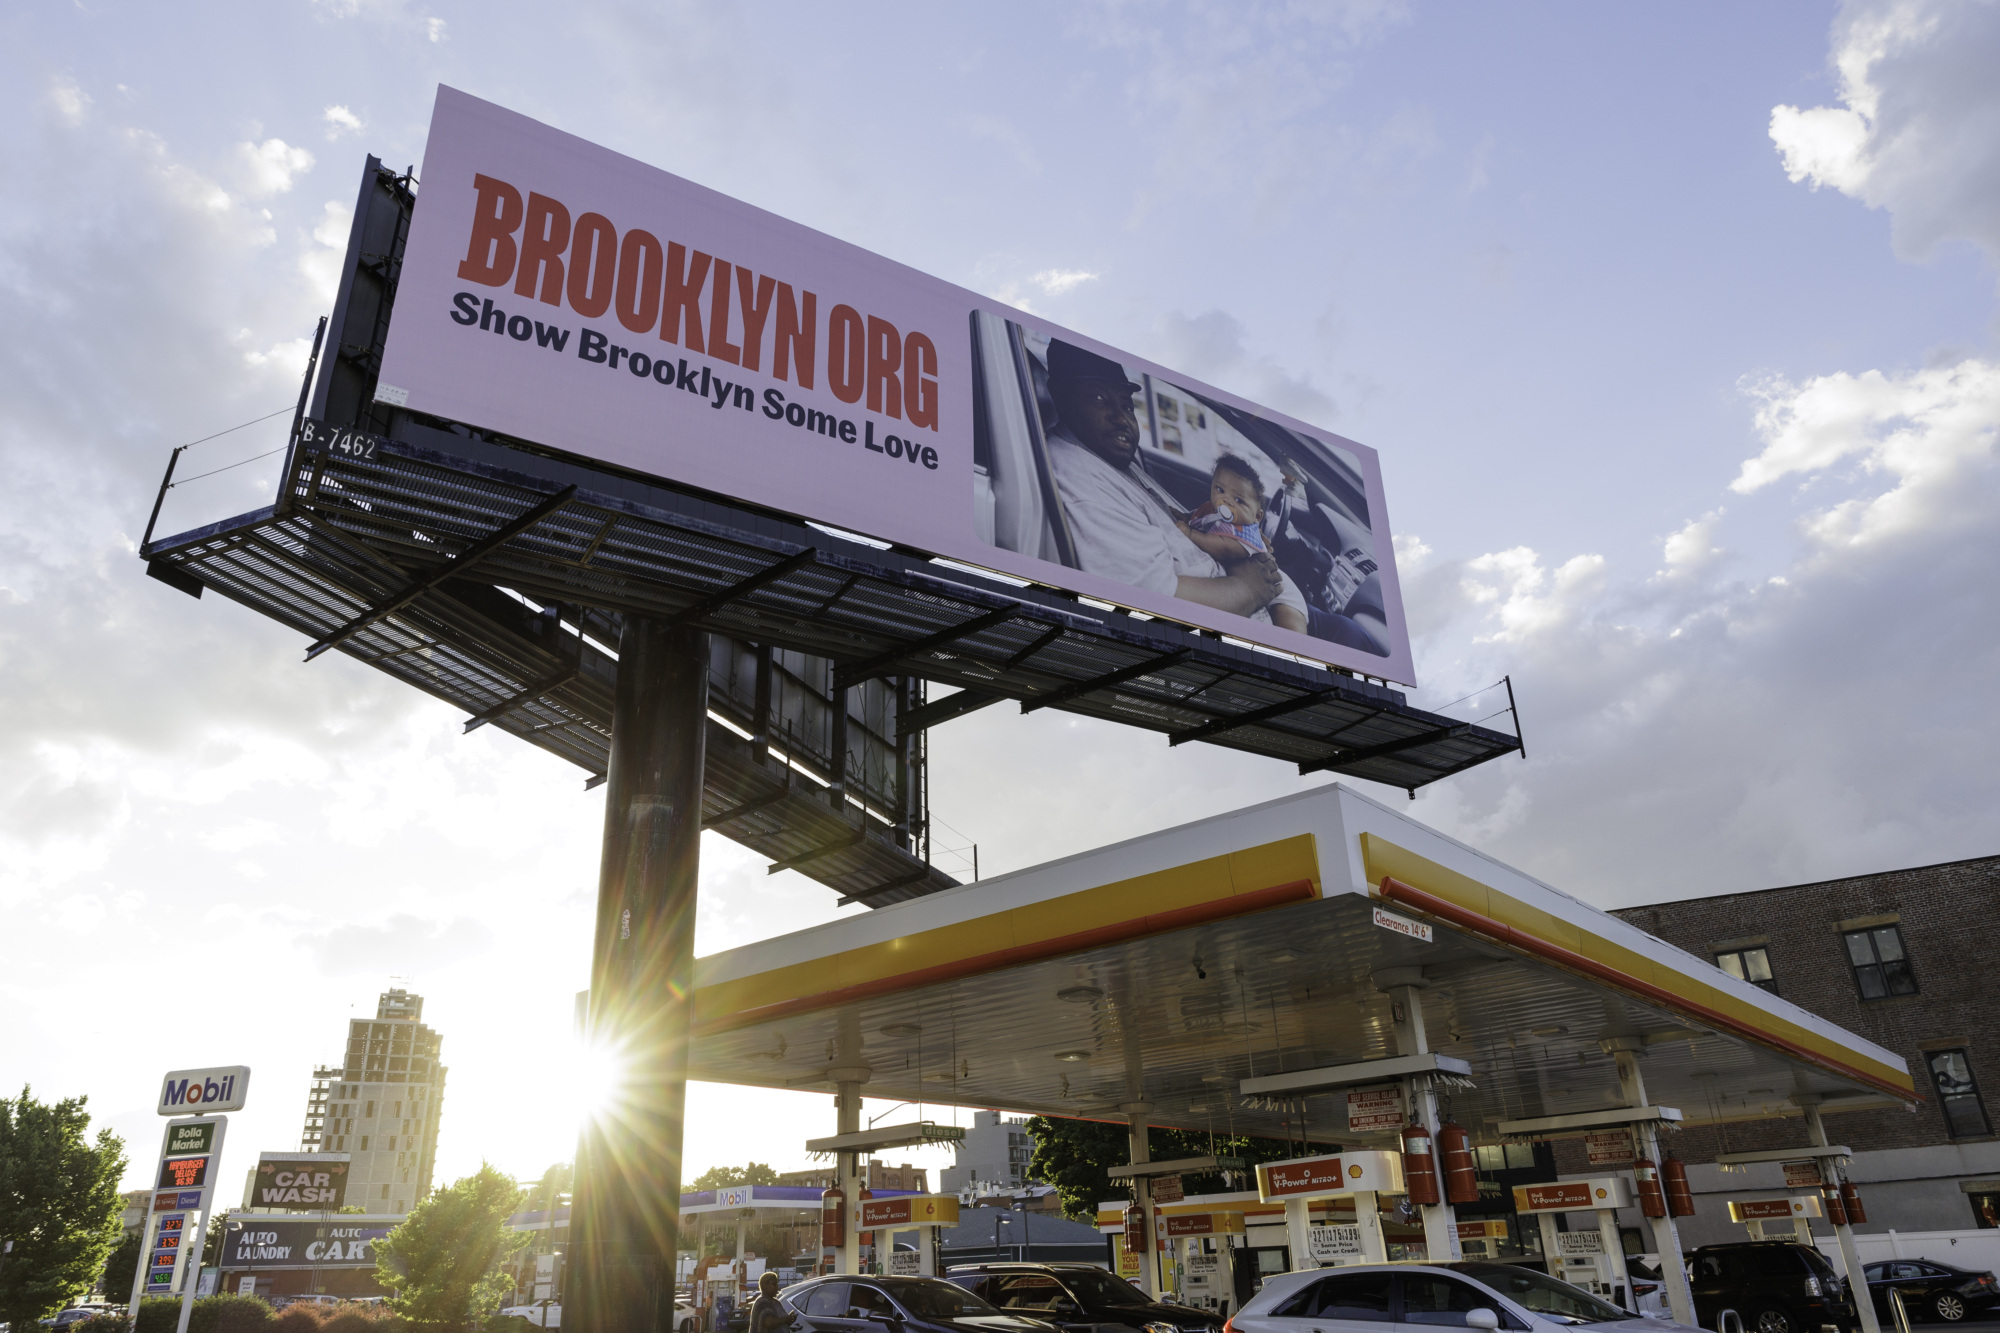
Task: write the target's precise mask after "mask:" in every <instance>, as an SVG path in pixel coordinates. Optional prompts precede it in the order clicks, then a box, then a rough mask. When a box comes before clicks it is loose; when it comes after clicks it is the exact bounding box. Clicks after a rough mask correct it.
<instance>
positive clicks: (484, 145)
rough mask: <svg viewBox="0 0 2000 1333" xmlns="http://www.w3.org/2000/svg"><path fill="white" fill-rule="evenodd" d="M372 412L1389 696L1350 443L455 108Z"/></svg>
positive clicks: (1377, 517) (536, 132) (1373, 505)
mask: <svg viewBox="0 0 2000 1333" xmlns="http://www.w3.org/2000/svg"><path fill="white" fill-rule="evenodd" d="M421 181H422V192H421V195H420V197H419V200H418V204H417V208H416V214H415V217H414V219H413V221H412V224H411V229H410V237H409V245H408V250H407V252H406V255H405V258H404V264H403V269H402V275H401V279H400V282H399V284H398V288H397V294H396V304H395V313H394V315H393V318H392V321H391V324H390V328H389V336H388V345H387V350H386V353H385V355H384V358H383V364H382V371H381V377H380V383H379V386H378V388H377V390H376V397H377V398H378V399H379V400H381V401H384V402H389V403H393V404H396V405H399V406H407V407H408V408H410V409H411V410H413V411H418V412H424V413H428V414H431V415H434V416H439V417H445V418H449V419H452V420H455V421H462V422H466V423H468V424H471V425H475V426H480V427H484V428H486V429H490V430H495V431H499V432H501V433H503V434H506V435H511V436H514V437H516V438H519V439H524V440H528V441H532V442H533V443H535V444H537V445H539V446H541V447H544V448H547V449H551V450H555V451H559V452H562V453H565V454H569V455H573V456H576V457H578V458H581V459H585V460H593V461H596V462H600V463H604V464H609V465H612V466H614V467H617V468H620V469H625V470H629V471H632V472H636V473H642V474H645V475H648V476H652V477H657V478H660V479H662V480H665V481H670V482H675V483H679V484H682V485H686V486H691V487H697V488H699V489H702V490H706V491H710V492H714V493H716V494H719V495H723V496H731V497H736V498H739V499H741V500H744V501H747V502H749V503H752V504H756V505H760V506H763V507H766V508H771V509H776V510H781V511H784V512H787V513H790V514H794V515H797V516H798V517H800V518H804V519H811V520H814V521H817V522H821V523H826V524H831V525H833V526H836V527H840V528H845V529H848V530H850V531H853V532H858V533H862V534H865V535H867V536H869V537H873V538H876V539H879V540H882V541H887V542H894V543H898V544H901V545H903V546H908V547H914V548H917V549H919V550H922V551H925V552H928V553H930V554H933V555H937V556H943V557H946V558H949V559H952V560H958V561H962V562H964V563H966V564H969V565H974V566H978V567H981V568H984V569H989V570H993V571H997V572H999V573H1002V574H1006V575H1009V576H1012V577H1015V578H1020V579H1028V580H1032V581H1035V582H1038V583H1044V584H1049V585H1052V586H1055V587H1060V588H1065V589H1068V590H1070V591H1073V592H1077V593H1082V594H1084V595H1086V596H1090V597H1094V598H1098V599H1101V600H1103V601H1106V602H1110V603H1113V604H1115V605H1119V606H1124V607H1128V608H1131V609H1134V610H1139V611H1144V612H1147V613H1149V614H1152V615H1157V616H1163V617H1166V618H1169V619H1172V620H1176V621H1179V622H1182V623H1184V624H1189V625H1195V626H1199V627H1202V628H1205V629H1211V630H1217V631H1220V632H1222V633H1225V634H1230V635H1234V636H1236V637H1238V638H1241V639H1246V640H1250V641H1252V642H1256V643H1261V644H1264V645H1266V646H1268V647H1271V648H1276V649H1279V650H1282V651H1284V652H1289V653H1295V654H1298V655H1300V656H1303V657H1309V658H1312V659H1315V660H1318V661H1322V662H1326V663H1329V664H1332V665H1336V666H1344V667H1348V668H1350V669H1352V670H1355V671H1358V672H1361V673H1363V674H1366V675H1370V676H1379V677H1384V678H1387V679H1391V680H1398V681H1403V682H1406V683H1414V673H1413V671H1412V668H1411V663H1410V646H1409V635H1408V631H1407V629H1406V627H1405V624H1404V619H1403V608H1402V599H1401V595H1400V592H1399V589H1398V585H1397V580H1396V565H1395V557H1394V552H1393V550H1392V547H1391V543H1390V531H1389V523H1388V515H1387V512H1386V509H1385V506H1384V504H1383V498H1382V474H1381V467H1380V464H1379V461H1378V460H1377V457H1376V454H1375V451H1374V450H1372V449H1370V448H1368V447H1366V446H1365V445H1360V444H1356V443H1355V442H1353V441H1352V440H1347V439H1343V438H1341V437H1340V436H1338V435H1334V434H1332V433H1330V432H1328V431H1325V430H1321V429H1320V428H1318V427H1316V426H1311V425H1308V424H1307V423H1305V422H1302V421H1297V420H1294V419H1292V418H1289V417H1286V416H1284V415H1282V414H1280V413H1277V412H1273V411H1271V410H1270V409H1268V408H1264V407H1260V406H1258V405H1257V404H1255V403H1250V402H1246V401H1245V400H1243V399H1240V398H1238V397H1236V396H1235V395H1233V394H1229V393H1225V392H1223V391H1222V390H1220V389H1217V388H1214V387H1213V386H1210V385H1207V384H1203V383H1201V382H1200V381H1198V380H1195V379H1193V378H1191V377H1189V376H1186V375H1182V374H1179V373H1177V372H1175V371H1172V370H1169V369H1167V368H1166V367H1164V366H1159V365H1155V364H1153V363H1152V362H1149V361H1146V360H1145V359H1143V358H1141V357H1137V356H1133V355H1131V354H1130V353H1127V352H1121V351H1119V350H1117V349H1115V348H1110V347H1106V346H1105V345H1103V344H1101V343H1098V342H1095V341H1093V340H1091V339H1089V338H1087V337H1084V336H1083V335H1081V334H1078V333H1074V332H1071V331H1070V330H1068V329H1064V328H1061V327H1059V326H1057V325H1054V324H1051V323H1050V322H1049V321H1047V320H1044V319H1041V318H1039V317H1038V316H1033V315H1029V314H1026V313H1024V312H1022V311H1018V310H1014V309H1011V308H1008V307H1006V306H1004V305H1001V304H999V303H997V302H994V301H992V300H990V299H988V298H986V297H983V296H980V295H978V294H977V293H975V292H971V291H967V290H966V289H964V288H961V287H955V286H953V285H951V284H950V283H947V282H942V281H939V280H938V279H935V278H931V277H927V276H925V275H924V274H921V273H918V272H916V271H915V270H913V269H910V268H906V267H904V266H903V265H901V264H897V263H894V262H892V261H890V260H887V259H884V258H882V257H881V256H879V255H874V254H870V253H868V252H867V251H865V250H861V249H858V248H856V247H855V246H852V245H848V244H846V243H845V242H842V241H838V240H835V239H834V238H832V237H830V236H826V235H822V234H821V233H819V232H815V231H812V230H811V229H809V228H806V227H802V226H799V225H798V224H796V223H793V222H788V221H786V220H785V219H783V218H780V217H777V216H775V215H773V214H770V213H766V212H764V211H762V210H761V209H757V208H753V207H751V206H750V205H748V204H745V203H741V202H739V201H738V200H735V199H730V198H728V197H726V196H724V195H720V194H717V193H716V192H714V191H713V190H708V189H704V188H703V187H701V186H699V185H695V184H693V183H691V182H689V181H685V180H682V179H680V178H679V177H677V176H673V175H670V174H668V173H667V172H664V171H660V170H658V169H656V168H654V167H650V166H647V165H646V164H644V163H642V162H638V161H635V160H634V159H632V158H629V157H624V156H622V155H620V154H618V153H614V152H612V151H610V150H609V149H606V148H601V147H598V146H597V145H595V144H591V143H587V142H585V141H584V140H581V139H578V138H576V137H574V136H572V135H569V134H565V133H562V132H561V131H559V130H555V129H552V128H550V127H549V126H547V125H543V124H540V123H539V122H536V121H533V120H530V119H528V118H527V117H525V116H521V115H517V114H515V113H514V112H511V111H508V110H505V109H504V108H501V107H498V106H495V105H493V104H491V103H489V102H483V101H480V100H479V99H477V98H474V97H470V96H467V95H466V94H464V93H461V92H457V91H455V90H453V89H450V88H443V87H440V88H439V89H438V98H437V106H436V109H435V112H434V114H433V117H432V120H431V133H430V142H429V145H428V146H427V148H426V149H425V152H424V166H423V172H422V176H421Z"/></svg>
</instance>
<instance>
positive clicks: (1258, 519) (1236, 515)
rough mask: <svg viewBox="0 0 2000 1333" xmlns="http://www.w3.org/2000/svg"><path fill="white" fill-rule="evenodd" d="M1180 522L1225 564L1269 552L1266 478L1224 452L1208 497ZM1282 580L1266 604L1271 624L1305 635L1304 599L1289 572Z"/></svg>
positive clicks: (1198, 543) (1210, 481)
mask: <svg viewBox="0 0 2000 1333" xmlns="http://www.w3.org/2000/svg"><path fill="white" fill-rule="evenodd" d="M1179 527H1180V530H1181V531H1182V532H1184V533H1186V534H1187V538H1188V540H1189V541H1191V542H1193V543H1194V544H1195V545H1196V546H1198V547H1200V548H1201V549H1202V550H1203V551H1205V552H1207V553H1208V554H1209V555H1211V556H1214V557H1215V559H1216V560H1218V561H1220V562H1221V563H1223V564H1225V565H1227V564H1231V563H1233V562H1235V561H1238V560H1244V559H1247V558H1249V557H1250V556H1252V555H1254V554H1257V553H1260V552H1261V553H1263V554H1266V555H1268V554H1270V550H1271V548H1270V546H1269V545H1268V544H1266V542H1265V541H1264V483H1263V480H1262V479H1261V478H1259V477H1258V475H1257V469H1255V468H1254V467H1252V466H1250V464H1249V463H1247V462H1245V461H1244V460H1243V459H1241V458H1238V457H1237V456H1236V455H1234V454H1223V455H1221V456H1220V457H1219V458H1217V459H1216V460H1215V472H1214V473H1213V475H1211V476H1210V477H1209V479H1208V502H1207V503H1206V504H1204V505H1202V507H1201V508H1199V509H1197V510H1195V511H1194V512H1193V513H1192V514H1189V515H1188V517H1187V521H1186V522H1185V523H1182V524H1180V525H1179ZM1283 581H1284V590H1283V591H1282V592H1280V593H1279V594H1278V596H1277V597H1276V598H1274V599H1273V600H1272V602H1271V604H1270V607H1269V608H1268V609H1269V611H1270V614H1271V623H1272V624H1273V625H1276V626H1277V627H1278V628H1279V629H1288V630H1295V631H1297V632H1298V633H1300V634H1304V633H1306V632H1307V629H1308V621H1307V617H1306V608H1305V599H1304V598H1302V597H1300V596H1299V592H1298V588H1297V587H1296V586H1295V585H1294V584H1293V583H1292V581H1291V579H1290V578H1289V577H1284V579H1283Z"/></svg>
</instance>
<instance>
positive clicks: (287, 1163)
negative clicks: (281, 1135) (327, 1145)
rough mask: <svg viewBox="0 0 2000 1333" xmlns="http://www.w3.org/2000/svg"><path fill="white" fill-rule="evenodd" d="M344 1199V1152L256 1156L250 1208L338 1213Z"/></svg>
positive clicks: (345, 1156)
mask: <svg viewBox="0 0 2000 1333" xmlns="http://www.w3.org/2000/svg"><path fill="white" fill-rule="evenodd" d="M346 1202H347V1154H346V1153H327V1152H267V1153H264V1154H262V1155H261V1156H259V1157H258V1159H257V1174H256V1175H255V1176H254V1177H253V1178H252V1179H251V1182H250V1206H251V1207H252V1208H283V1209H286V1210H288V1211H291V1212H315V1213H337V1212H339V1211H340V1208H341V1205H342V1204H344V1203H346Z"/></svg>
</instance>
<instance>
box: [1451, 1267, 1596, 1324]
mask: <svg viewBox="0 0 2000 1333" xmlns="http://www.w3.org/2000/svg"><path fill="white" fill-rule="evenodd" d="M1453 1267H1454V1268H1455V1269H1457V1271H1459V1272H1461V1273H1463V1274H1465V1275H1466V1276H1467V1277H1469V1278H1471V1279H1473V1280H1474V1281H1476V1282H1478V1283H1480V1284H1482V1285H1483V1286H1486V1287H1488V1288H1490V1289H1492V1290H1494V1291H1497V1292H1499V1293H1500V1294H1501V1295H1502V1296H1505V1297H1506V1298H1507V1299H1508V1300H1510V1301H1513V1302H1514V1303H1515V1304H1516V1305H1521V1306H1525V1307H1527V1308H1528V1309H1530V1310H1533V1311H1534V1312H1535V1313H1536V1314H1538V1315H1540V1316H1542V1318H1544V1319H1548V1320H1552V1321H1554V1322H1556V1323H1559V1324H1607V1323H1613V1322H1616V1321H1617V1320H1621V1319H1630V1318H1631V1317H1632V1316H1631V1315H1629V1314H1627V1313H1626V1312H1625V1311H1623V1310H1621V1309H1619V1308H1618V1307H1617V1306H1615V1305H1608V1304H1606V1303H1605V1302H1603V1301H1601V1300H1599V1299H1597V1297H1595V1296H1593V1295H1591V1294H1590V1293H1589V1292H1587V1291H1584V1290H1582V1289H1581V1288H1579V1287H1572V1286H1571V1285H1570V1284H1569V1283H1567V1282H1560V1281H1557V1280H1556V1279H1555V1278H1552V1277H1549V1276H1547V1275H1546V1274H1542V1273H1537V1272H1535V1271H1534V1270H1533V1269H1531V1268H1516V1267H1514V1266H1513V1265H1511V1264H1454V1265H1453Z"/></svg>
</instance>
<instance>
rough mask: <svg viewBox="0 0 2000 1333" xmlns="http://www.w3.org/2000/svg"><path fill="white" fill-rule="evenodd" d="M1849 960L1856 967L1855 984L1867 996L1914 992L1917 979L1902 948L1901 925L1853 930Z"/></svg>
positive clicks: (1847, 935)
mask: <svg viewBox="0 0 2000 1333" xmlns="http://www.w3.org/2000/svg"><path fill="white" fill-rule="evenodd" d="M1842 938H1843V939H1844V940H1845V941H1846V942H1847V961H1848V962H1849V963H1850V964H1852V965H1853V967H1854V985H1855V988H1856V989H1857V990H1859V991H1860V992H1861V998H1862V999H1864V1000H1880V999H1882V998H1884V997H1886V996H1890V995H1915V994H1916V993H1917V979H1916V977H1915V976H1914V975H1912V974H1911V972H1910V960H1909V958H1908V957H1907V956H1906V955H1905V954H1904V952H1903V931H1902V928H1901V927H1899V926H1873V927H1870V928H1869V929H1867V930H1850V931H1848V932H1847V934H1846V935H1844V936H1842Z"/></svg>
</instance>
